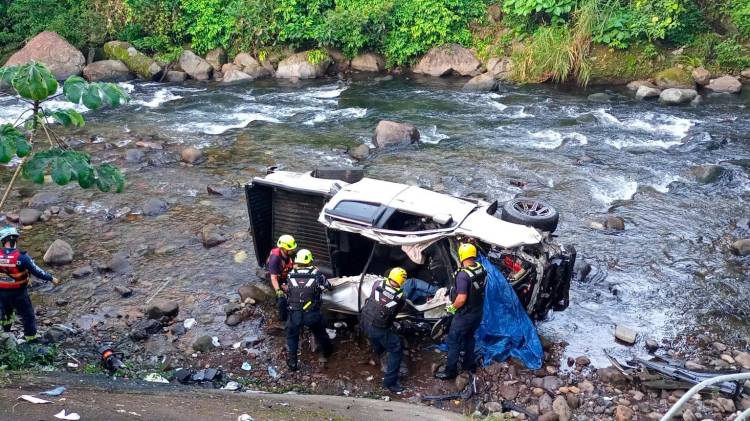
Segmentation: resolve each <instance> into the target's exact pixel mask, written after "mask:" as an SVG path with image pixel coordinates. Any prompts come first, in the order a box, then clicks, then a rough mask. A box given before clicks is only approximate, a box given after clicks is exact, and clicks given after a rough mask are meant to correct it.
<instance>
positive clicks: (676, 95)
mask: <svg viewBox="0 0 750 421" xmlns="http://www.w3.org/2000/svg"><path fill="white" fill-rule="evenodd" d="M697 96H698V92H697V91H696V90H695V89H678V88H668V89H665V90H663V91H661V94H659V100H660V101H661V102H663V103H665V104H667V105H679V104H685V103H688V102H690V101H692V100H694V99H695V98H696V97H697Z"/></svg>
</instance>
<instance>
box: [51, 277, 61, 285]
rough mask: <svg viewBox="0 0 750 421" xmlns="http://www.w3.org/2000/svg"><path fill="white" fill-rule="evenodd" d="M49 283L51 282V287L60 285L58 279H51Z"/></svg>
mask: <svg viewBox="0 0 750 421" xmlns="http://www.w3.org/2000/svg"><path fill="white" fill-rule="evenodd" d="M51 282H52V285H54V286H58V285H60V284H61V283H62V281H61V280H60V278H52V281H51Z"/></svg>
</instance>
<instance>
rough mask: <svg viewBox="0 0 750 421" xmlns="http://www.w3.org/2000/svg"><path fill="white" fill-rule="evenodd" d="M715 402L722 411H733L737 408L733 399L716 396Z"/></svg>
mask: <svg viewBox="0 0 750 421" xmlns="http://www.w3.org/2000/svg"><path fill="white" fill-rule="evenodd" d="M714 402H715V403H716V407H717V408H719V409H720V410H721V411H722V412H725V413H731V412H734V411H736V410H737V408H736V407H735V405H734V401H733V400H731V399H727V398H716V399H714Z"/></svg>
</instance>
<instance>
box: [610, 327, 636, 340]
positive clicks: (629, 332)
mask: <svg viewBox="0 0 750 421" xmlns="http://www.w3.org/2000/svg"><path fill="white" fill-rule="evenodd" d="M615 338H617V340H619V341H622V342H624V343H626V344H628V345H633V344H634V343H635V341H636V339H637V338H638V332H636V331H635V330H633V329H631V328H629V327H627V326H624V325H617V326H616V327H615Z"/></svg>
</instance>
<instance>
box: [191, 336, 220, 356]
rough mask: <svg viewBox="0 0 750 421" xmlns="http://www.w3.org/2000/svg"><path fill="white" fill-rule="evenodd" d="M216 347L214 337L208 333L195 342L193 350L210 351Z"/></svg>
mask: <svg viewBox="0 0 750 421" xmlns="http://www.w3.org/2000/svg"><path fill="white" fill-rule="evenodd" d="M214 348H216V347H215V346H214V341H213V338H212V337H211V336H208V335H204V336H201V337H200V338H198V339H196V340H195V342H193V350H194V351H197V352H209V351H212V350H213V349H214Z"/></svg>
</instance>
